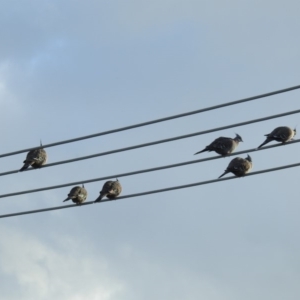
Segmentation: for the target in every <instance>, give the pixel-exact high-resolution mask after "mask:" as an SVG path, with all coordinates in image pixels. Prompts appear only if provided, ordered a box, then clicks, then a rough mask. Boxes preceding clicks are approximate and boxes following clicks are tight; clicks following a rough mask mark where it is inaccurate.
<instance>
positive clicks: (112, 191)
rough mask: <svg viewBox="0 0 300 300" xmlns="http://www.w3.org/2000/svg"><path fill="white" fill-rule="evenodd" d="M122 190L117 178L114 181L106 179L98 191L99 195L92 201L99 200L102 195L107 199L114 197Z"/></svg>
mask: <svg viewBox="0 0 300 300" xmlns="http://www.w3.org/2000/svg"><path fill="white" fill-rule="evenodd" d="M121 192H122V186H121V184H120V182H119V180H118V179H117V180H116V181H112V180H109V181H106V182H105V183H104V185H103V187H102V190H101V191H100V196H99V197H98V198H97V199H96V200H95V201H94V202H99V201H101V199H102V198H103V197H105V196H106V197H107V198H108V199H115V198H116V197H118V196H119V195H120V194H121Z"/></svg>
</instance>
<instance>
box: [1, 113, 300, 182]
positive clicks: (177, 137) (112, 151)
mask: <svg viewBox="0 0 300 300" xmlns="http://www.w3.org/2000/svg"><path fill="white" fill-rule="evenodd" d="M297 113H300V109H298V110H293V111H289V112H285V113H282V114H277V115H272V116H268V117H264V118H259V119H254V120H250V121H246V122H241V123H235V124H231V125H227V126H223V127H217V128H213V129H208V130H204V131H198V132H194V133H190V134H186V135H180V136H176V137H173V138H168V139H163V140H158V141H154V142H150V143H144V144H139V145H134V146H130V147H125V148H119V149H115V150H110V151H106V152H100V153H96V154H92V155H87V156H81V157H77V158H72V159H67V160H62V161H58V162H54V163H51V164H47V165H44V166H42V167H41V168H48V167H53V166H57V165H62V164H67V163H72V162H76V161H80V160H85V159H91V158H95V157H99V156H105V155H109V154H114V153H119V152H125V151H129V150H134V149H138V148H143V147H149V146H153V145H158V144H163V143H167V142H172V141H176V140H180V139H185V138H189V137H193V136H197V135H203V134H207V133H211V132H216V131H220V130H224V129H228V128H233V127H238V126H244V125H248V124H253V123H258V122H262V121H266V120H270V119H275V118H279V117H284V116H288V115H292V114H297ZM32 170H35V169H32V168H30V169H26V170H24V171H23V172H27V171H32ZM18 172H19V170H14V171H7V172H3V173H0V176H5V175H10V174H15V173H18Z"/></svg>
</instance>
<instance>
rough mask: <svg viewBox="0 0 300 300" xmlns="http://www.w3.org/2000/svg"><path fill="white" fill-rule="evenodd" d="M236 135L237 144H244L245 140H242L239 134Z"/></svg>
mask: <svg viewBox="0 0 300 300" xmlns="http://www.w3.org/2000/svg"><path fill="white" fill-rule="evenodd" d="M235 135H236V137H235V138H234V139H235V140H236V141H237V142H243V139H242V137H241V136H240V135H239V134H237V133H236V134H235Z"/></svg>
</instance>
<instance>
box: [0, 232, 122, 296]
mask: <svg viewBox="0 0 300 300" xmlns="http://www.w3.org/2000/svg"><path fill="white" fill-rule="evenodd" d="M1 236H2V237H5V238H2V239H1V241H0V270H1V273H2V274H1V277H2V280H1V281H2V282H3V278H5V277H10V278H13V284H14V288H15V289H18V290H19V292H20V294H21V295H22V299H70V300H81V299H103V300H109V299H113V298H114V297H115V295H116V294H118V293H119V292H120V291H121V290H122V284H121V283H120V281H119V280H117V279H115V278H113V277H112V276H111V275H110V273H109V266H108V264H107V262H106V261H105V259H103V258H101V256H100V257H99V256H97V257H94V256H93V257H91V253H89V252H88V251H85V250H84V249H86V247H85V246H84V245H82V244H80V243H78V242H76V241H74V240H72V239H61V240H60V241H59V240H57V241H56V242H55V243H54V244H53V243H52V244H51V246H49V244H45V243H43V242H41V241H39V240H38V239H37V238H35V237H33V236H30V235H28V234H24V232H21V231H18V232H15V231H13V230H11V229H7V228H6V229H4V228H2V230H1ZM0 285H1V284H0ZM11 288H13V287H11ZM5 298H6V299H17V298H18V297H16V298H15V295H5Z"/></svg>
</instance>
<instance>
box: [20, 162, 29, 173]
mask: <svg viewBox="0 0 300 300" xmlns="http://www.w3.org/2000/svg"><path fill="white" fill-rule="evenodd" d="M29 166H30V163H25V164H24V166H23V167H22V168H21V169H20V170H19V172H22V171H24V170H26V169H27V168H28V167H29Z"/></svg>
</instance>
